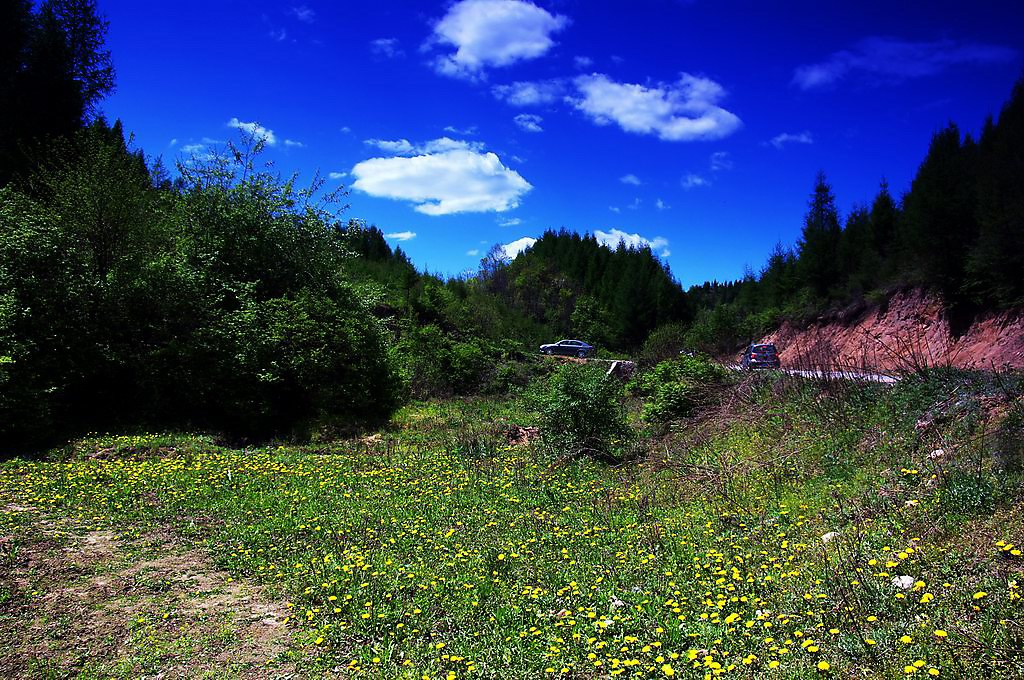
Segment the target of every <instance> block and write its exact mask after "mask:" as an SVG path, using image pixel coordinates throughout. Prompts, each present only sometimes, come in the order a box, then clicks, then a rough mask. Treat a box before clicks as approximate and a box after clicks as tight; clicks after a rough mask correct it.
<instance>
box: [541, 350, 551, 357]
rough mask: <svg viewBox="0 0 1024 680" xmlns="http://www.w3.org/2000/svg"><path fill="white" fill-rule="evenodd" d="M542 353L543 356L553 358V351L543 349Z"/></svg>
mask: <svg viewBox="0 0 1024 680" xmlns="http://www.w3.org/2000/svg"><path fill="white" fill-rule="evenodd" d="M540 352H541V354H546V355H548V356H551V350H549V349H542V350H541V351H540Z"/></svg>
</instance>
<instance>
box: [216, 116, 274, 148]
mask: <svg viewBox="0 0 1024 680" xmlns="http://www.w3.org/2000/svg"><path fill="white" fill-rule="evenodd" d="M228 127H233V128H236V129H238V130H241V131H242V132H244V133H245V134H247V135H251V136H252V138H253V139H256V140H262V141H265V142H266V143H267V145H268V146H275V145H276V144H277V137H275V136H274V131H273V130H269V129H267V128H265V127H263V126H262V125H260V124H259V123H256V122H252V123H246V122H244V121H241V120H238V119H237V118H232V119H231V120H229V121H228Z"/></svg>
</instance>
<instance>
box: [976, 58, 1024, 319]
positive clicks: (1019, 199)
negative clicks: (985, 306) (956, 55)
mask: <svg viewBox="0 0 1024 680" xmlns="http://www.w3.org/2000/svg"><path fill="white" fill-rule="evenodd" d="M979 153H980V161H979V163H978V212H977V215H978V240H977V243H976V244H975V246H974V248H973V249H972V250H971V253H970V257H969V259H968V262H967V272H968V286H969V289H970V291H971V294H972V297H973V298H974V299H975V301H977V302H992V303H995V304H996V305H999V306H1002V307H1011V306H1016V305H1022V304H1024V78H1021V79H1020V80H1018V81H1017V84H1016V85H1015V86H1014V88H1013V94H1012V95H1011V97H1010V101H1009V102H1008V103H1007V104H1006V106H1005V107H1003V110H1002V112H1001V113H1000V115H999V121H998V123H996V124H995V125H993V124H992V123H991V121H989V124H988V125H986V126H985V130H984V132H983V134H982V136H981V142H980V150H979Z"/></svg>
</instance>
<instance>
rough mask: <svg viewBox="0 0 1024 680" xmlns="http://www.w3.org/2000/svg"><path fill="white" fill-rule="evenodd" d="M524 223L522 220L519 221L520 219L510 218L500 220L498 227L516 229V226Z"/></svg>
mask: <svg viewBox="0 0 1024 680" xmlns="http://www.w3.org/2000/svg"><path fill="white" fill-rule="evenodd" d="M522 223H523V221H522V220H521V219H519V218H518V217H509V218H506V219H499V220H498V226H499V227H516V226H519V225H520V224H522Z"/></svg>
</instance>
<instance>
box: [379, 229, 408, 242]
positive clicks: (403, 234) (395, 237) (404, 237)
mask: <svg viewBox="0 0 1024 680" xmlns="http://www.w3.org/2000/svg"><path fill="white" fill-rule="evenodd" d="M384 238H386V239H391V240H392V241H409V240H411V239H414V238H416V232H415V231H393V232H391V233H390V234H384Z"/></svg>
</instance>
